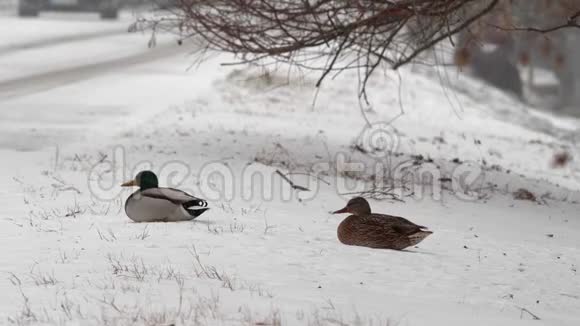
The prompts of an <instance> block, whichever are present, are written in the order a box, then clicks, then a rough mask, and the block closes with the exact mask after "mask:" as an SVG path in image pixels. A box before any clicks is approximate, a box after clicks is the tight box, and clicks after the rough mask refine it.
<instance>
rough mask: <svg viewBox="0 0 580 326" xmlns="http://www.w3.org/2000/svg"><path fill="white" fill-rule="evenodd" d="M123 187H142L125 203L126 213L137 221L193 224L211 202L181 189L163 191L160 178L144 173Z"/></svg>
mask: <svg viewBox="0 0 580 326" xmlns="http://www.w3.org/2000/svg"><path fill="white" fill-rule="evenodd" d="M121 186H122V187H132V186H138V187H139V190H137V191H135V192H134V193H133V194H131V196H129V198H127V201H126V202H125V213H127V216H129V218H130V219H132V220H133V221H135V222H176V221H189V220H193V219H194V218H196V217H198V216H199V215H201V214H202V213H203V212H205V211H206V210H208V209H209V208H207V202H206V201H205V200H203V199H199V198H196V197H193V196H191V195H189V194H187V193H185V192H183V191H181V190H177V189H173V188H159V183H158V181H157V176H156V175H155V173H153V172H151V171H141V172H139V173H138V174H137V176H136V177H135V179H134V180H131V181H127V182H125V183H123V184H122V185H121Z"/></svg>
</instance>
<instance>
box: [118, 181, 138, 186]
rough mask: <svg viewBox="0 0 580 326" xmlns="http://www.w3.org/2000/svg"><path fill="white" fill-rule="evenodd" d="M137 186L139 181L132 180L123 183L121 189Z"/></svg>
mask: <svg viewBox="0 0 580 326" xmlns="http://www.w3.org/2000/svg"><path fill="white" fill-rule="evenodd" d="M136 185H137V181H135V180H131V181H127V182H125V183H123V184H122V185H121V187H135V186H136Z"/></svg>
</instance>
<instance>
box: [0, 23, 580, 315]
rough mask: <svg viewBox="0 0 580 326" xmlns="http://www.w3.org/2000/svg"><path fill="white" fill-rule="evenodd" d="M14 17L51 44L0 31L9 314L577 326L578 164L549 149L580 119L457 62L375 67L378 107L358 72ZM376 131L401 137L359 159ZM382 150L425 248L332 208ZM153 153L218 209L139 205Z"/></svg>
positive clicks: (396, 205)
mask: <svg viewBox="0 0 580 326" xmlns="http://www.w3.org/2000/svg"><path fill="white" fill-rule="evenodd" d="M7 21H10V24H12V25H11V26H13V27H14V29H13V30H19V32H18V33H22V34H21V35H18V37H14V40H16V39H25V40H29V41H30V40H33V41H34V42H40V43H39V44H42V45H41V46H40V47H42V49H41V48H39V46H37V45H33V46H31V47H25V48H18V47H17V46H16V47H15V48H13V49H10V45H9V44H8V43H6V46H5V44H4V43H2V44H0V49H3V50H2V51H6V52H2V53H0V58H1V59H0V60H2V61H1V62H2V65H0V69H2V72H3V76H2V77H1V78H2V79H1V81H0V102H1V107H2V109H1V110H0V155H1V157H2V167H3V169H2V170H1V172H0V184H1V185H2V188H0V205H1V207H2V209H0V230H1V231H0V247H1V248H4V251H3V254H2V255H0V291H2V293H3V294H2V296H0V307H1V309H0V324H8V325H10V324H16V325H27V324H34V325H36V324H40V325H53V324H57V325H389V326H393V325H401V326H403V325H418V326H422V325H445V326H451V325H467V324H469V325H486V326H487V325H510V326H512V325H558V326H559V325H570V326H572V325H574V326H575V325H579V324H580V276H579V274H578V271H577V269H578V266H579V265H580V218H579V216H578V208H579V207H580V206H579V202H580V193H579V191H580V183H579V176H580V175H579V174H578V173H579V166H578V162H577V161H572V162H570V163H568V164H566V165H565V166H563V167H559V168H555V167H553V166H552V160H553V157H554V155H555V154H558V153H562V152H567V153H570V155H571V156H573V157H574V158H577V157H578V155H577V154H578V153H577V149H576V147H575V146H574V145H573V144H574V143H575V139H576V135H577V133H578V128H579V127H580V121H578V120H577V119H572V118H565V117H561V118H554V117H551V116H549V115H548V114H547V113H545V112H541V111H537V110H536V109H533V108H530V107H526V106H524V105H522V104H521V103H519V102H517V101H516V100H514V99H512V98H510V97H509V96H506V95H503V94H501V93H500V92H497V91H495V90H492V89H489V88H487V87H485V86H484V85H483V84H481V83H479V82H477V81H474V80H472V79H470V78H467V77H463V76H459V75H458V73H457V71H455V70H454V69H453V68H446V69H445V70H440V71H434V70H432V69H431V68H425V67H421V66H417V67H408V68H405V69H402V70H401V72H400V75H401V79H400V81H399V78H398V77H397V75H396V74H394V73H387V75H386V77H385V76H383V75H380V74H379V75H377V76H375V78H373V79H372V80H371V82H370V84H369V94H370V102H371V103H372V108H371V109H369V108H363V109H362V110H361V109H360V105H359V102H358V99H357V96H356V91H357V89H356V82H357V76H356V74H355V73H348V72H347V73H344V74H342V75H339V76H338V77H337V78H336V79H334V80H328V81H326V82H325V83H324V84H323V86H322V88H321V89H320V91H319V92H318V93H317V92H316V90H315V88H314V84H315V83H316V80H317V77H318V75H317V74H308V73H305V72H299V71H298V72H297V71H290V72H289V71H288V70H287V69H284V67H281V68H280V69H279V70H277V71H274V70H271V71H268V72H267V73H266V72H265V71H263V70H260V69H256V68H248V67H241V66H221V65H220V63H223V62H229V61H230V60H231V59H230V58H229V57H228V56H226V55H221V54H214V55H212V57H211V58H210V59H208V60H207V61H205V62H204V63H203V64H201V65H200V66H195V67H191V64H192V62H193V61H194V58H193V57H191V56H189V55H188V53H189V52H190V51H191V50H192V48H187V47H177V46H174V45H173V44H174V39H173V38H172V37H171V36H164V37H161V39H160V46H159V47H157V48H154V49H148V48H147V37H146V36H143V35H139V34H114V35H110V34H107V33H105V34H103V35H100V36H94V35H93V36H91V37H89V39H82V40H81V39H73V40H68V41H59V42H57V43H58V44H51V43H50V42H49V41H47V42H44V41H42V40H43V38H46V39H48V38H52V39H55V38H56V39H58V38H62V37H65V36H66V34H67V33H68V32H67V31H66V30H67V29H66V28H64V29H63V30H62V31H63V32H62V33H60V32H58V28H57V27H55V29H54V31H56V32H55V33H53V34H51V35H48V36H39V35H37V34H36V33H35V32H34V31H35V28H34V27H31V25H30V24H32V25H36V24H38V25H37V27H38V26H42V28H43V29H45V30H50V29H51V28H50V26H53V25H51V24H54V26H60V24H63V22H61V21H58V20H51V19H40V20H38V21H34V22H31V21H20V20H15V19H12V18H9V17H0V25H2V24H3V23H4V22H7ZM77 24H78V26H79V28H81V27H80V26H81V25H82V24H83V23H80V22H77V23H76V24H75V25H74V26H77ZM99 24H101V23H99ZM103 24H104V23H103ZM110 24H111V25H103V26H99V27H95V29H91V30H92V31H95V30H102V31H109V30H117V29H118V28H119V25H118V24H117V23H110ZM19 25H22V26H23V27H22V29H20V28H19ZM24 26H27V27H24ZM27 30H28V31H29V34H30V36H29V35H28V34H26V33H27V32H26V31H27ZM2 33H6V32H5V31H4V30H2ZM90 33H93V32H90ZM37 37H39V38H37ZM6 39H7V40H8V39H10V37H8V36H7V37H6ZM10 42H12V41H10ZM10 44H15V43H10ZM5 49H8V50H5ZM71 49H72V50H71ZM40 53H45V54H49V53H50V54H51V55H40ZM401 112H403V113H404V114H402V115H401ZM365 117H366V119H368V120H369V123H370V124H371V125H370V126H368V125H367V123H366V121H365ZM377 135H378V136H386V137H387V139H388V140H389V143H388V145H389V146H388V149H389V151H387V152H378V153H372V154H371V155H369V154H368V153H367V154H363V153H362V152H361V150H363V151H364V150H370V148H371V147H372V146H371V145H372V143H373V141H374V140H375V137H377ZM383 139H384V138H383ZM347 163H358V165H353V164H347ZM377 167H381V168H387V170H388V171H391V172H392V173H393V176H394V177H395V183H394V186H395V189H391V191H390V193H391V194H392V195H391V197H396V199H397V200H394V199H392V198H391V199H390V200H389V199H386V200H371V206H372V207H373V209H374V211H376V212H381V213H387V214H393V215H399V216H404V217H406V218H409V219H411V220H412V221H414V222H416V223H418V224H422V225H426V226H428V227H429V228H430V229H431V230H433V231H434V234H433V235H432V236H430V237H429V238H427V239H426V240H425V241H424V242H422V243H420V244H419V246H418V247H416V248H409V249H408V250H407V251H401V252H397V251H390V250H372V249H367V248H356V247H348V246H344V245H342V244H340V243H339V241H338V239H337V236H336V228H337V226H338V224H339V223H340V221H341V219H342V218H344V216H336V215H331V214H329V212H330V211H333V210H336V209H339V208H342V207H343V206H344V204H345V202H346V200H348V198H350V197H351V196H352V195H350V194H349V193H353V192H357V191H361V190H364V189H365V187H366V188H368V187H369V186H372V185H376V184H377V182H380V180H382V179H381V178H379V176H377ZM145 168H148V169H152V170H154V171H155V172H156V173H157V174H158V175H159V176H160V183H161V184H162V185H166V186H175V187H179V188H180V189H184V190H187V191H189V192H191V193H193V194H196V195H198V196H200V197H203V198H206V199H208V201H209V202H210V207H211V209H210V210H209V211H208V212H206V213H205V214H204V215H202V216H201V217H200V218H199V219H198V220H196V221H194V222H186V223H151V224H138V223H133V222H131V221H130V220H129V219H128V218H127V217H126V215H125V213H124V210H123V205H124V201H125V199H126V198H127V197H128V196H129V195H130V193H131V190H127V189H124V188H121V187H119V185H120V184H121V183H122V182H123V181H126V180H128V179H130V178H132V177H133V176H134V174H135V173H136V172H137V171H139V170H142V169H145ZM276 171H280V173H282V174H288V175H289V176H290V177H291V178H292V180H293V182H295V183H296V184H298V185H301V186H305V187H307V188H308V189H309V190H310V191H295V190H292V189H291V187H290V184H289V183H287V182H286V181H284V180H283V179H282V178H281V177H280V176H279V174H277V172H276ZM381 171H382V170H381ZM425 175H427V176H431V177H430V178H423V176H425ZM313 176H316V178H314V177H313ZM519 189H526V190H527V191H528V192H529V193H530V194H532V195H533V197H535V198H533V199H532V200H516V199H515V198H514V197H515V195H514V194H515V193H517V192H518V190H519Z"/></svg>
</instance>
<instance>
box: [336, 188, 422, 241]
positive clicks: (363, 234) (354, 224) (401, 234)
mask: <svg viewBox="0 0 580 326" xmlns="http://www.w3.org/2000/svg"><path fill="white" fill-rule="evenodd" d="M340 213H351V214H352V215H351V216H349V217H347V218H346V219H345V220H344V221H342V222H341V223H340V225H339V226H338V239H339V240H340V242H342V243H344V244H346V245H351V246H362V247H370V248H378V249H395V250H403V249H405V248H407V247H410V246H414V245H416V244H418V243H419V242H421V241H423V239H425V238H426V237H428V236H429V235H430V234H432V233H433V232H431V231H428V230H424V229H426V227H424V226H421V225H417V224H414V223H413V222H411V221H409V220H407V219H404V218H402V217H398V216H391V215H383V214H373V213H371V207H370V205H369V203H368V202H367V201H366V199H364V198H362V197H355V198H353V199H351V200H349V201H348V204H346V207H345V208H343V209H340V210H338V211H336V212H333V214H340Z"/></svg>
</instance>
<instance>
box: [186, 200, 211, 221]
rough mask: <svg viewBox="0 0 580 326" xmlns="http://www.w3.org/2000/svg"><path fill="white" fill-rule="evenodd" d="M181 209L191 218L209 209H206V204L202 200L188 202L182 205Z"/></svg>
mask: <svg viewBox="0 0 580 326" xmlns="http://www.w3.org/2000/svg"><path fill="white" fill-rule="evenodd" d="M183 208H185V210H186V211H187V212H188V213H189V214H191V216H193V217H198V216H200V215H201V214H203V212H205V211H207V210H208V209H209V207H207V202H206V201H205V200H203V199H195V200H192V201H189V202H187V203H185V204H183Z"/></svg>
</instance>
